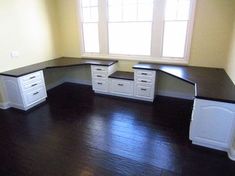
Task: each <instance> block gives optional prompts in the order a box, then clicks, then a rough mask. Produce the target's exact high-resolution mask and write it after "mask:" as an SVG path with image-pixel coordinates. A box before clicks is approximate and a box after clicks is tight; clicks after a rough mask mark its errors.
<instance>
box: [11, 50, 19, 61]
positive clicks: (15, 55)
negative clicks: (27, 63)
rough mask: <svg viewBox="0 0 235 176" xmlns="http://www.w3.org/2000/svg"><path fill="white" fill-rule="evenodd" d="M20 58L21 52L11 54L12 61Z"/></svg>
mask: <svg viewBox="0 0 235 176" xmlns="http://www.w3.org/2000/svg"><path fill="white" fill-rule="evenodd" d="M19 56H20V53H19V51H12V52H11V58H12V59H15V58H17V57H19Z"/></svg>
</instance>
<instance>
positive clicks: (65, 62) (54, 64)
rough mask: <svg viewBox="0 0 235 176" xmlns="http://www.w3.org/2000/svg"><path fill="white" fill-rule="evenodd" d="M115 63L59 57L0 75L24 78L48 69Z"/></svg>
mask: <svg viewBox="0 0 235 176" xmlns="http://www.w3.org/2000/svg"><path fill="white" fill-rule="evenodd" d="M116 62H117V60H102V59H82V58H71V57H61V58H58V59H53V60H49V61H45V62H40V63H37V64H33V65H29V66H25V67H21V68H17V69H14V70H10V71H6V72H2V73H0V75H4V76H12V77H20V76H24V75H27V74H29V73H32V72H35V71H39V70H44V69H49V68H59V67H71V66H79V65H100V66H110V65H113V64H114V63H116Z"/></svg>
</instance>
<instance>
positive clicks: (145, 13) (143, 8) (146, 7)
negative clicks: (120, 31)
mask: <svg viewBox="0 0 235 176" xmlns="http://www.w3.org/2000/svg"><path fill="white" fill-rule="evenodd" d="M152 19H153V3H149V4H139V5H138V20H139V21H152Z"/></svg>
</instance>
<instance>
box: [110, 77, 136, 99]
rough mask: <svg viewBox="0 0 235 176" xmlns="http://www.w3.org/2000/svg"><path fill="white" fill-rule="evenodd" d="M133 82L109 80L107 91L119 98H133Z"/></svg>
mask: <svg viewBox="0 0 235 176" xmlns="http://www.w3.org/2000/svg"><path fill="white" fill-rule="evenodd" d="M133 88H134V82H133V81H130V80H123V79H112V78H109V91H110V93H111V94H115V95H119V96H124V97H126V96H133Z"/></svg>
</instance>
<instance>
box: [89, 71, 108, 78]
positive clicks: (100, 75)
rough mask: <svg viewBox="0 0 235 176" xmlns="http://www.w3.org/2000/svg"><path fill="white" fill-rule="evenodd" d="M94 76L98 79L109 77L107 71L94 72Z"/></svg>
mask: <svg viewBox="0 0 235 176" xmlns="http://www.w3.org/2000/svg"><path fill="white" fill-rule="evenodd" d="M92 78H94V79H96V78H98V79H100V78H108V76H107V74H106V73H98V72H94V73H93V74H92Z"/></svg>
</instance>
